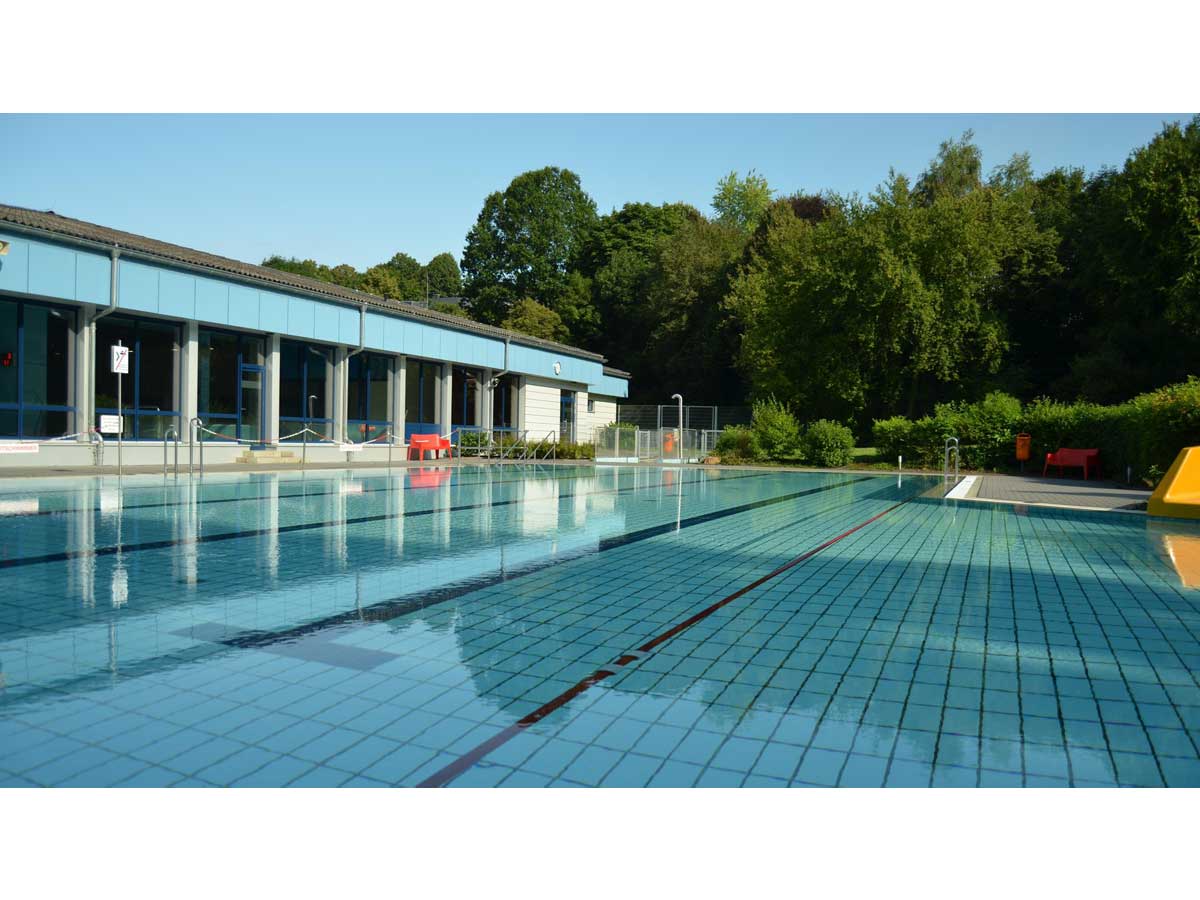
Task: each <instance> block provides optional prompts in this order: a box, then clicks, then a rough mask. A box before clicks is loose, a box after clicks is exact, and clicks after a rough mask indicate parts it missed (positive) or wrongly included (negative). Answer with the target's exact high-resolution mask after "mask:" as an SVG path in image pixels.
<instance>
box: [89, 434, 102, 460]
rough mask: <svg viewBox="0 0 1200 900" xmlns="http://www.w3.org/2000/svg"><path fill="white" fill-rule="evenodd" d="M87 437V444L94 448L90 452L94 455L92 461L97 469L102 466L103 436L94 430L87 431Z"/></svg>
mask: <svg viewBox="0 0 1200 900" xmlns="http://www.w3.org/2000/svg"><path fill="white" fill-rule="evenodd" d="M88 435H89V436H88V443H90V444H92V446H93V447H94V448H95V449H94V450H93V451H92V452H93V454H95V455H94V457H93V461H94V462H95V464H96V466H97V467H99V466H102V465H104V435H102V434H101V433H100V432H99V431H97V430H96V429H95V428H92V429H89V431H88Z"/></svg>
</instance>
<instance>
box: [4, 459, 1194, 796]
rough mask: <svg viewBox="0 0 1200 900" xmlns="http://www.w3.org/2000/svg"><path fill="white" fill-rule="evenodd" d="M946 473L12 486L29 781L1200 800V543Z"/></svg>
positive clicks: (18, 674) (1146, 522)
mask: <svg viewBox="0 0 1200 900" xmlns="http://www.w3.org/2000/svg"><path fill="white" fill-rule="evenodd" d="M936 483H937V480H935V479H922V478H908V477H906V478H905V479H904V481H903V483H897V481H896V479H895V478H894V477H878V476H862V475H849V474H845V473H840V474H811V473H794V472H737V471H729V470H726V471H716V470H712V471H709V470H698V469H691V470H683V471H674V470H669V469H666V470H662V469H649V468H616V467H612V468H607V467H597V468H595V469H593V468H591V467H580V468H577V469H575V468H563V467H557V468H551V469H532V468H531V469H519V468H515V467H497V468H486V467H470V468H461V469H429V470H408V471H404V472H399V471H398V472H396V473H395V474H391V475H387V474H379V473H371V472H366V471H361V470H360V471H345V472H334V473H330V472H322V473H320V474H319V475H314V474H312V473H309V474H308V475H307V476H305V475H302V474H301V473H280V474H259V475H249V476H234V475H230V476H216V477H206V478H205V479H204V480H203V481H202V482H201V481H189V480H186V479H181V480H180V481H179V482H176V481H175V480H173V479H172V480H164V479H162V478H157V477H149V476H148V477H142V476H138V477H134V478H126V479H124V482H123V483H122V484H120V485H118V483H117V481H116V480H115V479H113V478H105V479H95V478H93V479H57V480H50V479H47V480H43V481H21V482H19V483H17V482H14V483H11V484H3V485H0V677H2V678H3V688H2V689H0V784H4V785H10V786H13V785H80V786H85V785H86V786H92V785H128V786H132V785H259V786H281V785H297V786H299V785H374V786H382V785H417V784H422V783H425V784H447V785H450V786H469V785H505V786H533V785H576V786H581V785H621V786H641V785H664V786H689V785H730V786H732V785H743V786H785V785H825V786H834V785H837V786H883V785H902V786H939V785H947V786H950V785H953V786H992V785H996V786H1010V785H1011V786H1022V785H1023V786H1039V785H1047V786H1051V785H1053V786H1067V785H1075V786H1091V785H1095V786H1100V785H1135V786H1151V785H1164V784H1165V785H1171V786H1175V785H1191V786H1196V785H1200V754H1198V752H1197V742H1198V741H1200V686H1198V682H1197V673H1198V672H1200V605H1198V599H1200V594H1198V593H1197V591H1196V590H1195V589H1194V588H1192V587H1190V586H1188V585H1191V584H1194V583H1196V582H1195V579H1194V577H1193V575H1192V573H1191V571H1190V570H1189V568H1188V565H1187V559H1188V558H1189V553H1190V552H1191V550H1192V548H1194V547H1196V546H1200V528H1198V527H1196V526H1193V525H1189V524H1182V525H1175V524H1174V523H1171V524H1169V525H1167V524H1164V523H1163V522H1162V521H1161V520H1153V519H1148V518H1146V517H1141V516H1132V515H1119V514H1104V513H1086V512H1075V511H1059V510H1046V509H1041V510H1025V509H1021V508H1014V507H1010V506H1004V505H993V504H972V503H969V502H963V503H956V502H954V501H943V500H941V499H939V498H938V493H939V492H938V491H937V490H936ZM872 520H873V521H872ZM839 537H840V539H838V540H836V541H835V542H833V543H829V542H830V541H831V540H833V539H836V538H839ZM817 548H822V549H820V550H819V552H816V553H811V551H813V550H816V549H817ZM809 553H811V555H808V556H807V557H806V558H803V559H802V561H799V562H796V563H795V564H794V565H792V566H791V567H790V568H787V569H786V570H784V571H780V572H778V574H775V575H774V576H773V577H770V578H767V579H766V580H762V581H761V583H760V584H758V586H756V587H753V588H751V589H750V590H744V589H745V588H747V586H749V585H752V584H754V583H755V582H757V581H760V580H761V579H763V577H764V576H767V575H769V574H770V573H772V572H774V571H775V570H777V569H779V568H780V567H782V566H786V565H787V564H788V563H789V562H794V561H796V560H797V559H798V558H801V557H805V555H806V554H809ZM723 601H727V602H724V603H723V605H721V604H722V602H723ZM705 611H707V612H705ZM689 621H690V622H691V623H690V624H688V623H689ZM685 626H686V627H685ZM647 647H649V649H648V650H647V649H643V651H641V652H639V649H638V648H647Z"/></svg>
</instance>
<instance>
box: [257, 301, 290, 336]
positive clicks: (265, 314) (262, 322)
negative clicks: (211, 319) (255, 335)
mask: <svg viewBox="0 0 1200 900" xmlns="http://www.w3.org/2000/svg"><path fill="white" fill-rule="evenodd" d="M258 325H259V328H260V329H262V330H263V331H274V332H278V333H279V334H287V333H288V298H287V297H285V296H283V295H282V294H276V293H274V292H273V291H259V292H258Z"/></svg>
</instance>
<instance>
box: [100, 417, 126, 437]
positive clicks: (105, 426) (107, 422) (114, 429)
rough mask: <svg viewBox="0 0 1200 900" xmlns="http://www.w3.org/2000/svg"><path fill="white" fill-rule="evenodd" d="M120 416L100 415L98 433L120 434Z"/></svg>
mask: <svg viewBox="0 0 1200 900" xmlns="http://www.w3.org/2000/svg"><path fill="white" fill-rule="evenodd" d="M122 418H123V417H122V416H103V415H102V416H101V417H100V433H101V434H120V433H121V419H122Z"/></svg>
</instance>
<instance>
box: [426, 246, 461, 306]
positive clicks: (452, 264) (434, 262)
mask: <svg viewBox="0 0 1200 900" xmlns="http://www.w3.org/2000/svg"><path fill="white" fill-rule="evenodd" d="M425 279H426V282H427V284H428V286H429V296H430V297H457V296H458V295H459V294H460V293H461V292H462V273H461V272H460V271H459V268H458V262H457V261H456V260H455V259H454V257H453V256H452V255H450V254H449V253H439V254H438V255H437V256H435V257H434V258H433V259H431V260H430V261H429V262H427V263H426V264H425Z"/></svg>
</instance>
